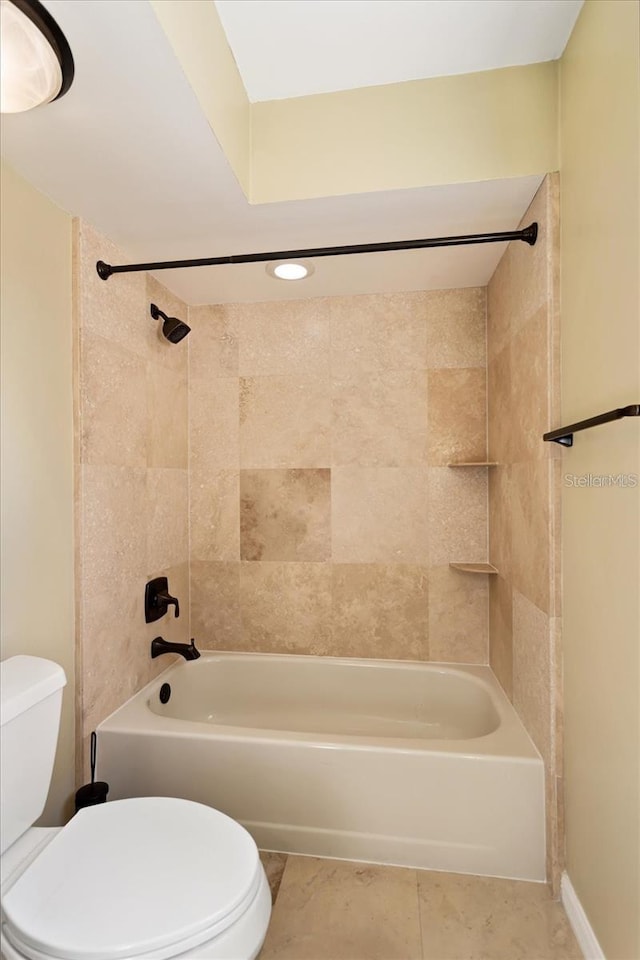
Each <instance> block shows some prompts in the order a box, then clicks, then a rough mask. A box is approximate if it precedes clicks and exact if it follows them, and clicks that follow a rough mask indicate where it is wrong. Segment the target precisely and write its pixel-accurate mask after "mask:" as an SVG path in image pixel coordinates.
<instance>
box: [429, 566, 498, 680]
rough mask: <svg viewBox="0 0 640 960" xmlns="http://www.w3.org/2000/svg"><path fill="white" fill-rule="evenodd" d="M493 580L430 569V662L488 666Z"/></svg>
mask: <svg viewBox="0 0 640 960" xmlns="http://www.w3.org/2000/svg"><path fill="white" fill-rule="evenodd" d="M489 579H493V578H489V577H486V576H479V575H477V574H472V573H462V572H461V571H459V570H452V569H451V567H449V566H448V564H447V565H443V566H439V567H429V659H430V660H436V661H439V662H443V663H488V660H489V634H488V601H489V585H488V582H487V581H488V580H489ZM425 659H426V658H425Z"/></svg>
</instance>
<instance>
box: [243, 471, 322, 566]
mask: <svg viewBox="0 0 640 960" xmlns="http://www.w3.org/2000/svg"><path fill="white" fill-rule="evenodd" d="M330 477H331V471H330V470H325V469H319V470H242V471H241V472H240V554H241V558H242V559H243V560H302V561H306V560H328V559H329V557H330V556H331V533H330V529H331V528H330V524H331V484H330Z"/></svg>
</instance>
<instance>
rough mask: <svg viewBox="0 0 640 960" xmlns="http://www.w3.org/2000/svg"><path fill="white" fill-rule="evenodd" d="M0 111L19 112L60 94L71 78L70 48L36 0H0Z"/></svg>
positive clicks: (63, 92) (48, 14)
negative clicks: (0, 72) (0, 71)
mask: <svg viewBox="0 0 640 960" xmlns="http://www.w3.org/2000/svg"><path fill="white" fill-rule="evenodd" d="M0 5H1V9H0V36H1V49H0V63H1V70H2V74H1V98H0V110H1V112H2V113H22V112H24V111H25V110H31V109H32V108H33V107H37V106H39V105H40V104H41V103H51V101H52V100H58V99H59V98H60V97H62V96H64V94H65V93H66V92H67V90H68V89H69V87H70V86H71V84H72V82H73V74H74V65H73V56H72V54H71V48H70V47H69V44H68V43H67V40H66V37H65V35H64V34H63V32H62V30H61V29H60V27H59V26H58V24H57V23H56V21H55V20H54V19H53V17H52V16H51V14H50V13H49V11H48V10H47V9H45V7H43V6H42V4H41V3H39V2H38V0H0Z"/></svg>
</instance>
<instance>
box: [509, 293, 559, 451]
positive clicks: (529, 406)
mask: <svg viewBox="0 0 640 960" xmlns="http://www.w3.org/2000/svg"><path fill="white" fill-rule="evenodd" d="M548 328H549V318H548V308H547V305H546V304H545V305H543V306H542V307H540V309H539V310H537V311H536V313H535V314H534V315H533V316H532V317H531V319H530V320H527V321H526V322H525V323H523V324H522V326H521V327H520V329H519V330H518V332H517V333H516V334H515V335H514V337H513V339H512V340H511V347H510V350H511V402H510V405H509V420H510V422H511V424H512V431H511V454H512V457H513V460H514V461H515V462H522V461H524V460H545V459H548V458H549V457H550V455H551V453H552V452H553V451H552V449H551V448H552V447H553V446H555V444H549V443H545V442H544V440H543V439H542V434H543V433H545V432H546V431H547V430H551V429H552V425H551V422H550V412H549V399H550V382H549V356H550V354H549V329H548ZM503 415H504V411H503Z"/></svg>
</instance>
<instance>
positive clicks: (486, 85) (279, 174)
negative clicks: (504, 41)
mask: <svg viewBox="0 0 640 960" xmlns="http://www.w3.org/2000/svg"><path fill="white" fill-rule="evenodd" d="M556 110H557V64H556V63H555V62H551V63H539V64H533V65H532V66H527V67H510V68H508V69H505V70H487V71H485V72H483V73H471V74H464V75H461V76H454V77H437V78H434V79H431V80H416V81H410V82H407V83H392V84H387V85H385V86H379V87H363V88H360V89H357V90H345V91H342V92H339V93H327V94H319V95H317V96H311V97H298V98H295V99H290V100H270V101H267V102H265V103H254V104H253V105H252V108H251V118H252V123H251V150H252V178H251V201H252V203H269V202H273V201H276V200H294V199H295V200H297V199H303V198H306V197H322V196H336V195H339V194H348V193H365V192H368V191H375V190H399V189H402V188H405V187H422V186H428V185H432V184H444V183H464V182H468V181H475V180H494V179H500V178H503V177H504V178H508V177H519V176H527V175H529V174H536V173H546V172H547V171H548V170H555V169H557V115H556Z"/></svg>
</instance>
